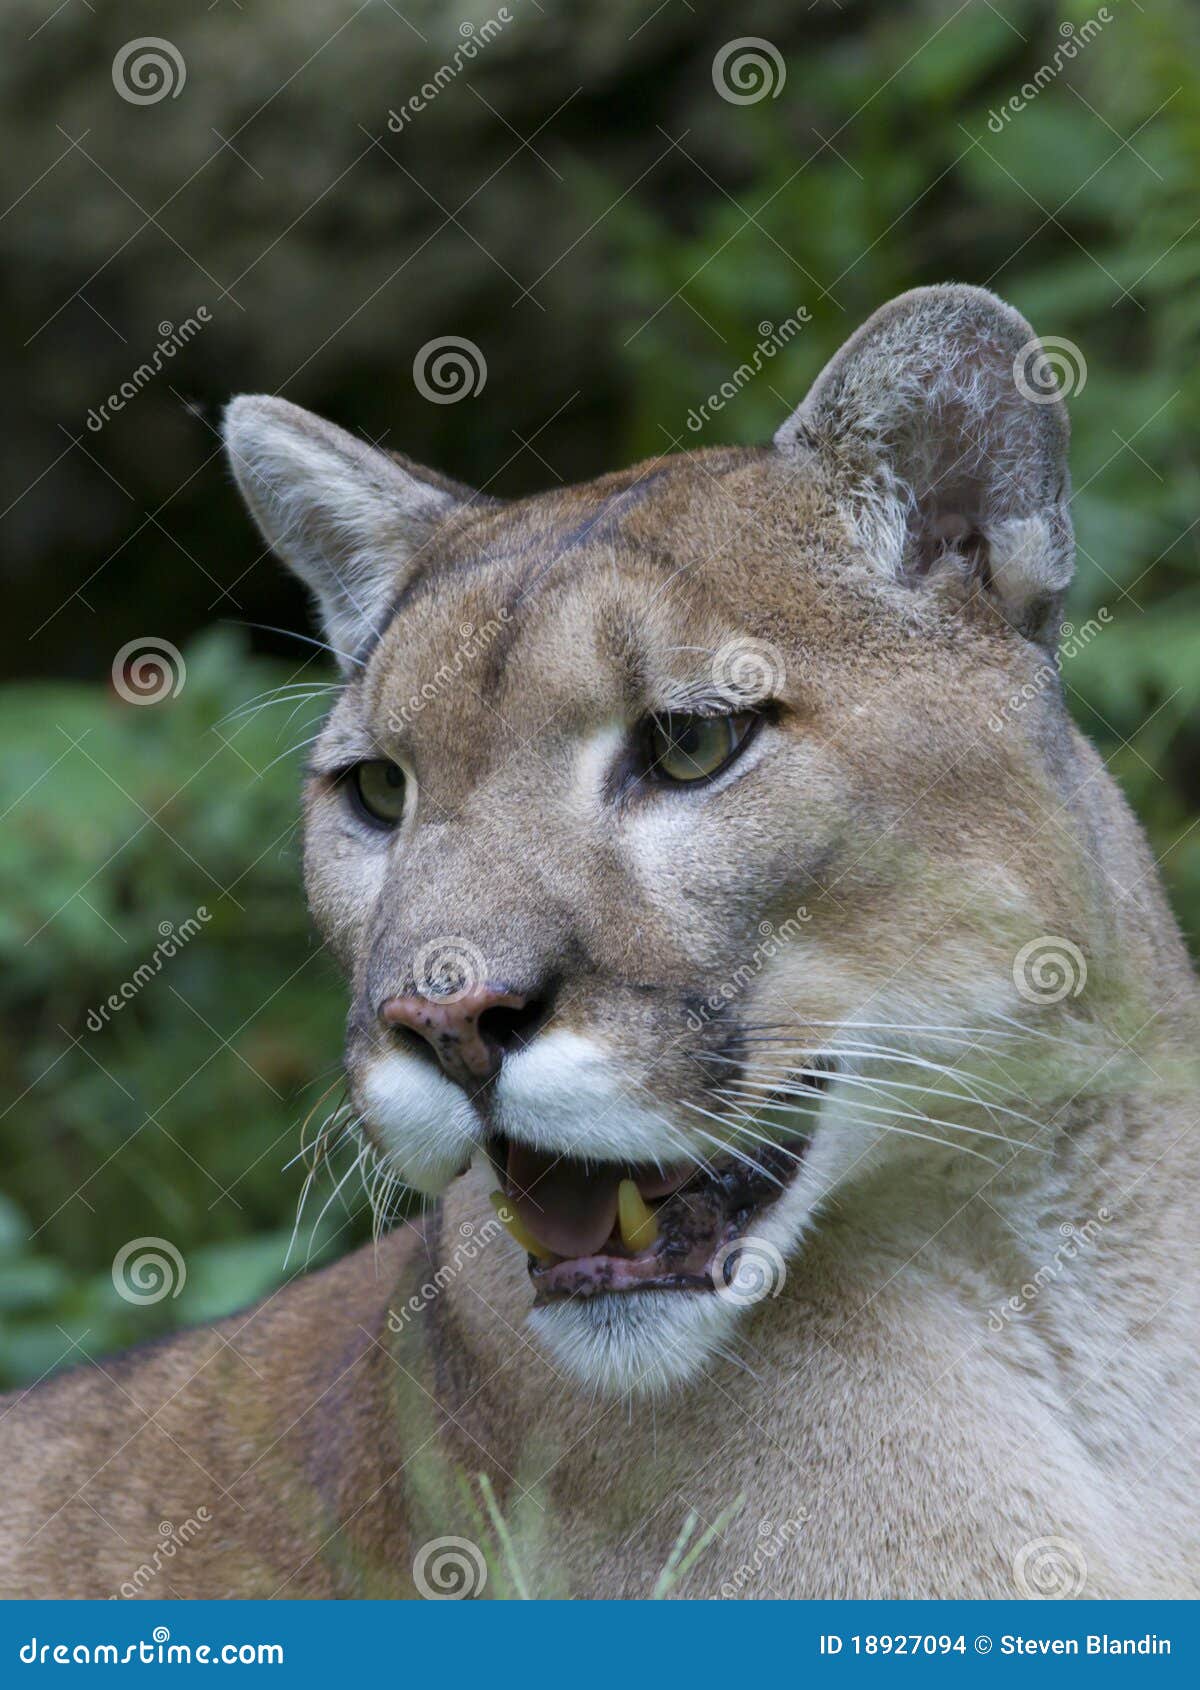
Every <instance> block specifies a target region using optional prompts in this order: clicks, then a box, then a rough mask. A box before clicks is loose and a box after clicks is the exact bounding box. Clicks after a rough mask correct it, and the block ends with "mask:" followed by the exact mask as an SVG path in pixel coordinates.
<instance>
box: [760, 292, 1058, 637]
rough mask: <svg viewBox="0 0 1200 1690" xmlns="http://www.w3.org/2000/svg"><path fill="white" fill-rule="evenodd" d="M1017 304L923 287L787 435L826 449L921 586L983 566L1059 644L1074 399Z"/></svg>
mask: <svg viewBox="0 0 1200 1690" xmlns="http://www.w3.org/2000/svg"><path fill="white" fill-rule="evenodd" d="M1049 372H1050V365H1049V361H1048V360H1047V358H1046V355H1045V353H1044V350H1043V348H1042V346H1041V344H1040V342H1039V341H1038V340H1037V338H1036V336H1035V335H1034V332H1033V330H1032V329H1031V328H1030V326H1029V324H1028V323H1027V322H1026V321H1025V319H1024V317H1022V316H1021V315H1020V313H1019V312H1017V311H1014V310H1013V309H1012V307H1011V306H1009V305H1005V304H1004V302H1003V301H1002V300H1000V299H997V298H996V296H995V295H994V294H992V293H988V292H987V291H986V290H985V289H983V288H974V287H960V286H945V287H931V288H917V289H915V290H914V291H913V292H911V293H905V294H901V295H900V297H899V298H898V299H894V300H892V301H891V303H890V304H888V305H885V306H883V307H882V309H881V310H879V311H877V312H876V313H875V315H874V316H873V317H871V318H869V319H868V321H867V322H866V323H864V324H863V326H862V328H860V329H859V330H858V332H857V333H856V334H854V335H852V336H851V338H850V339H849V340H848V341H847V342H846V344H845V346H843V347H842V349H841V351H840V352H838V353H837V354H836V356H835V357H834V358H833V359H832V360H831V361H830V363H828V364H827V365H826V366H825V368H824V370H822V372H821V374H820V375H819V376H818V377H817V380H816V381H815V382H814V384H813V386H812V389H811V390H810V392H809V394H808V397H807V398H806V399H805V400H804V402H803V404H802V405H801V406H800V408H799V409H798V410H797V411H796V412H795V414H794V415H793V416H792V417H790V418H789V420H788V421H787V422H786V423H785V424H784V425H783V427H782V428H781V429H780V430H779V433H778V434H777V435H776V436H775V444H776V446H777V447H778V449H779V450H780V451H782V452H787V453H794V452H800V451H816V452H818V453H820V454H821V455H822V457H823V459H824V460H825V462H826V463H827V464H828V466H829V468H830V471H831V473H832V474H833V476H834V477H835V485H836V487H837V491H838V494H839V497H840V498H841V499H842V500H843V502H844V503H845V504H846V506H847V507H848V508H849V509H850V512H851V517H852V521H853V523H854V525H855V528H856V531H857V533H858V535H859V537H860V539H861V541H862V544H863V546H864V549H865V550H866V551H867V552H868V553H869V554H870V555H871V557H872V559H873V560H874V561H875V562H876V564H877V565H878V566H879V567H881V568H883V569H885V570H886V571H888V573H890V574H891V575H893V576H894V577H895V578H897V579H902V580H907V581H909V582H910V583H912V584H914V585H915V584H917V583H918V582H920V581H922V580H924V579H926V578H928V577H929V576H930V575H931V574H933V573H937V574H940V573H941V572H942V571H943V570H944V569H945V568H954V567H957V568H959V569H960V570H970V571H973V572H974V573H975V574H976V576H977V578H978V579H979V580H980V582H981V584H982V587H983V589H984V590H985V591H987V592H988V593H989V594H990V595H991V596H992V598H993V600H994V602H995V603H996V604H997V605H998V607H999V608H1000V610H1001V611H1002V612H1003V614H1004V615H1005V616H1006V617H1007V619H1008V620H1009V621H1010V622H1011V623H1012V624H1013V626H1014V627H1016V628H1018V629H1019V630H1020V631H1021V633H1023V634H1025V635H1026V636H1027V637H1028V638H1030V639H1036V640H1040V641H1042V642H1043V643H1045V644H1048V645H1051V646H1053V644H1054V643H1055V641H1056V640H1057V637H1058V628H1059V620H1060V616H1061V610H1062V600H1063V595H1064V593H1065V591H1066V588H1067V586H1068V584H1069V582H1070V579H1071V574H1072V570H1073V565H1074V537H1073V533H1072V529H1071V517H1070V509H1069V504H1068V500H1069V498H1070V475H1069V471H1068V468H1067V443H1068V424H1067V414H1066V407H1065V405H1064V404H1063V400H1062V396H1061V394H1060V392H1059V391H1058V388H1057V384H1056V383H1055V382H1054V380H1053V377H1052V375H1051V374H1050V373H1049Z"/></svg>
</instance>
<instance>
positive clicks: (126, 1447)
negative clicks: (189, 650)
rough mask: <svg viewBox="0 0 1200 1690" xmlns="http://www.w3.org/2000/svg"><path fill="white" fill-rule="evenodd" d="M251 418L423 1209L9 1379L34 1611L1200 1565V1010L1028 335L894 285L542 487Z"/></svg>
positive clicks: (246, 424) (329, 841)
mask: <svg viewBox="0 0 1200 1690" xmlns="http://www.w3.org/2000/svg"><path fill="white" fill-rule="evenodd" d="M225 433H226V440H227V444H228V451H229V459H230V463H231V465H232V470H233V474H234V476H235V478H236V481H237V483H238V486H239V487H240V489H241V491H242V493H243V495H244V497H245V500H246V503H247V504H248V506H249V509H250V511H251V513H252V515H253V517H254V519H255V520H256V522H257V524H258V526H259V528H260V529H261V531H262V534H263V536H264V538H265V540H266V542H267V544H268V545H269V546H270V547H271V548H272V549H273V550H274V551H275V552H277V553H278V554H279V556H280V557H281V558H282V559H283V560H284V561H285V562H286V563H287V564H288V565H289V566H290V567H291V568H292V569H293V570H294V571H295V572H296V573H297V574H298V575H299V577H300V578H301V580H302V581H303V582H304V583H306V585H307V586H308V588H310V589H311V591H312V593H313V595H314V597H315V600H316V603H317V606H318V609H319V614H320V618H321V622H322V625H323V629H324V633H325V636H326V639H327V641H328V645H329V647H330V649H331V650H332V652H333V653H334V655H335V656H336V659H337V661H338V663H339V665H340V667H341V672H342V676H343V680H344V685H343V686H342V687H341V688H340V690H339V692H338V694H337V698H336V702H335V703H334V705H333V708H332V710H331V713H330V714H329V717H328V720H327V721H326V723H325V725H324V728H323V730H322V732H321V735H320V737H319V739H318V740H317V742H316V745H315V751H314V754H313V756H312V761H311V766H310V768H309V770H308V772H307V777H306V787H305V798H304V804H305V826H306V838H305V864H306V881H307V888H308V896H309V899H310V901H311V906H312V911H313V915H314V917H315V920H316V924H317V926H318V928H319V929H320V931H321V934H322V935H323V937H324V940H325V942H326V943H327V944H328V945H329V947H330V948H331V951H332V953H333V954H334V955H335V957H336V958H337V960H338V962H339V963H340V965H341V968H342V969H343V970H344V973H345V977H346V981H347V984H348V994H349V1005H350V1007H349V1014H348V1020H347V1035H346V1047H345V1066H346V1076H347V1087H348V1091H347V1096H348V1100H349V1101H348V1106H347V1110H346V1111H345V1113H344V1116H342V1117H339V1119H345V1121H346V1123H347V1129H348V1130H352V1131H353V1132H354V1133H355V1134H357V1135H359V1136H358V1139H357V1141H356V1142H358V1143H360V1144H361V1162H362V1167H363V1170H364V1172H365V1173H366V1176H367V1179H368V1182H369V1184H370V1187H371V1190H372V1192H373V1194H374V1196H375V1198H376V1200H377V1203H378V1206H379V1209H380V1212H381V1214H383V1215H385V1216H386V1214H387V1213H389V1212H391V1211H393V1210H395V1209H397V1203H398V1200H401V1199H403V1201H407V1199H404V1198H403V1192H415V1193H421V1194H424V1196H425V1198H426V1199H428V1202H427V1203H426V1206H425V1207H424V1211H423V1213H417V1211H416V1209H415V1207H414V1206H413V1205H411V1204H410V1205H409V1210H408V1218H406V1219H404V1220H402V1221H400V1222H398V1223H397V1224H395V1225H393V1226H391V1228H390V1229H383V1230H382V1235H381V1236H380V1237H379V1238H378V1240H377V1241H376V1242H375V1243H374V1244H369V1245H367V1246H365V1247H364V1248H362V1249H360V1250H358V1251H357V1253H355V1254H352V1255H350V1256H348V1257H347V1258H345V1259H343V1260H341V1261H340V1262H338V1263H336V1264H335V1265H333V1266H332V1267H328V1268H326V1269H324V1270H323V1271H320V1272H315V1273H313V1274H311V1275H307V1276H298V1277H296V1278H294V1279H293V1280H292V1281H291V1282H289V1283H288V1284H287V1285H286V1286H285V1287H284V1288H283V1289H281V1290H279V1291H278V1292H276V1293H275V1294H274V1295H273V1296H268V1297H267V1298H266V1300H265V1301H263V1302H262V1303H260V1304H259V1305H258V1306H257V1307H256V1308H253V1309H251V1310H250V1311H248V1312H245V1313H242V1314H239V1315H236V1316H234V1317H232V1318H231V1319H227V1320H222V1321H219V1322H217V1323H216V1324H215V1325H213V1326H210V1327H205V1328H202V1329H199V1330H195V1331H191V1332H185V1333H183V1334H182V1335H179V1336H175V1337H172V1338H169V1339H167V1340H163V1341H160V1342H156V1343H152V1344H149V1345H146V1346H144V1347H143V1348H140V1349H136V1350H134V1351H132V1352H130V1353H127V1354H125V1355H122V1356H119V1357H117V1358H116V1359H115V1360H107V1361H98V1362H96V1363H95V1364H93V1365H87V1364H85V1365H82V1366H80V1367H77V1368H76V1369H74V1370H73V1371H71V1372H68V1373H66V1374H65V1375H63V1376H61V1377H58V1378H55V1379H52V1380H50V1381H48V1382H46V1383H44V1384H41V1385H39V1386H37V1387H35V1388H34V1389H32V1390H30V1391H28V1392H26V1393H24V1394H18V1395H15V1396H12V1397H10V1398H8V1399H6V1401H5V1403H4V1405H3V1413H2V1418H0V1451H2V1454H3V1465H4V1473H5V1486H4V1488H5V1504H4V1510H3V1514H4V1521H3V1526H4V1548H3V1551H2V1553H0V1565H2V1566H3V1569H4V1571H3V1580H2V1586H3V1591H4V1593H5V1594H8V1595H25V1596H29V1595H36V1596H80V1597H82V1596H110V1595H111V1596H143V1597H154V1596H162V1597H165V1596H175V1595H178V1596H206V1597H250V1596H280V1597H294V1596H339V1597H381V1596H395V1597H414V1596H423V1597H428V1596H435V1597H442V1596H446V1595H474V1596H483V1597H485V1598H490V1597H494V1596H532V1597H541V1596H573V1597H583V1598H586V1597H645V1596H651V1595H656V1594H657V1595H660V1596H661V1595H664V1594H665V1595H681V1596H710V1597H711V1596H746V1597H751V1596H754V1597H763V1596H787V1597H1002V1596H1011V1595H1020V1594H1025V1595H1050V1594H1060V1595H1062V1594H1065V1595H1085V1596H1089V1597H1133V1596H1138V1597H1164V1596H1176V1597H1179V1596H1196V1595H1197V1594H1200V1576H1198V1570H1200V1541H1198V1539H1200V1524H1198V1516H1197V1511H1196V1508H1195V1494H1196V1484H1197V1477H1198V1475H1197V1462H1196V1457H1195V1446H1196V1439H1195V1434H1194V1428H1193V1426H1192V1416H1193V1414H1194V1407H1195V1393H1196V1383H1197V1381H1196V1361H1195V1351H1196V1338H1197V1324H1196V1297H1195V1278H1196V1276H1195V1272H1194V1255H1195V1239H1196V1214H1195V1207H1196V1206H1195V1192H1196V1186H1197V1174H1196V1169H1195V1161H1194V1154H1195V1147H1196V1106H1195V1097H1196V1074H1195V1051H1196V1034H1197V990H1196V984H1195V981H1194V977H1193V974H1192V972H1191V969H1190V966H1189V963H1188V960H1187V957H1186V954H1185V950H1184V947H1183V944H1182V942H1181V939H1180V936H1179V933H1178V930H1177V928H1176V926H1175V924H1174V922H1173V920H1172V917H1171V915H1170V913H1169V911H1168V908H1167V905H1166V901H1165V898H1164V895H1163V892H1162V890H1161V888H1160V884H1159V880H1158V876H1157V873H1156V868H1155V863H1154V861H1153V859H1152V857H1151V854H1150V852H1149V850H1148V848H1147V845H1146V843H1145V841H1144V839H1143V837H1142V835H1141V833H1140V831H1139V828H1138V826H1137V824H1136V822H1135V821H1134V820H1133V818H1132V816H1131V815H1130V813H1129V811H1128V810H1127V808H1126V806H1125V803H1124V801H1123V799H1122V797H1121V794H1120V792H1119V791H1118V789H1117V786H1116V784H1115V783H1114V781H1113V780H1112V779H1111V777H1110V776H1109V774H1108V772H1107V770H1106V768H1105V766H1104V764H1103V762H1102V761H1101V759H1100V757H1099V756H1098V755H1097V753H1096V752H1095V751H1094V750H1093V749H1092V748H1091V747H1090V746H1089V744H1088V743H1087V742H1086V741H1085V740H1084V739H1083V738H1082V736H1081V735H1080V733H1079V732H1078V731H1077V729H1076V728H1075V726H1074V725H1073V723H1072V720H1071V717H1070V716H1069V714H1068V711H1067V708H1066V706H1065V704H1064V699H1063V691H1062V686H1061V684H1060V675H1059V666H1058V660H1057V651H1056V647H1057V641H1058V638H1059V633H1060V629H1061V608H1062V604H1063V598H1064V593H1065V591H1066V588H1067V586H1068V582H1069V579H1070V576H1071V571H1072V564H1073V541H1072V529H1071V518H1070V492H1069V478H1068V469H1067V420H1066V416H1065V410H1064V405H1063V402H1062V397H1061V394H1060V390H1059V387H1058V385H1057V384H1056V381H1055V379H1054V371H1053V369H1052V368H1051V360H1050V359H1049V357H1048V354H1047V353H1046V351H1045V350H1044V349H1043V348H1042V347H1041V345H1040V343H1039V342H1038V341H1037V340H1036V339H1035V338H1034V335H1033V331H1032V330H1031V329H1030V327H1029V325H1028V324H1027V323H1026V322H1025V321H1024V320H1023V318H1022V317H1021V316H1019V315H1018V314H1017V312H1016V311H1014V310H1012V309H1011V308H1009V307H1008V306H1007V305H1005V304H1003V303H1002V302H1001V301H999V300H998V299H996V298H995V297H994V296H993V295H991V294H990V293H987V292H984V291H981V290H979V289H976V288H971V287H963V286H957V285H955V286H944V287H934V288H929V289H922V290H918V291H916V292H913V293H908V294H905V295H904V296H902V297H901V298H899V299H896V300H894V301H892V302H891V303H890V304H888V305H886V306H884V307H883V308H882V309H881V310H880V311H878V312H877V313H876V314H875V315H874V316H873V317H871V318H870V320H869V321H868V322H867V323H866V324H865V326H864V327H862V328H861V329H860V330H859V331H858V332H857V333H856V334H855V335H854V336H853V337H852V338H851V339H850V340H849V341H848V342H847V344H846V345H845V346H844V348H843V349H842V350H841V351H840V352H839V353H838V354H837V356H836V357H835V358H834V359H833V360H832V362H831V363H830V364H828V365H827V366H826V368H825V369H824V370H823V371H822V373H821V374H820V375H819V376H818V377H817V379H816V382H815V384H814V385H813V387H812V389H811V391H810V392H809V394H808V397H807V398H806V399H805V400H804V401H803V403H802V404H801V405H800V407H799V409H798V410H797V411H796V412H795V413H794V415H793V416H792V417H791V418H790V419H789V420H788V421H786V422H784V424H783V426H782V427H781V428H780V430H779V432H778V434H777V435H776V437H775V440H774V442H773V444H772V445H771V446H769V447H765V448H749V447H747V448H732V447H730V448H714V449H707V450H697V451H684V452H680V453H678V455H673V456H664V457H662V458H658V459H655V460H653V461H651V462H647V463H643V464H640V465H638V466H637V467H635V468H633V469H630V470H626V471H624V472H621V473H619V474H614V475H608V476H604V477H602V478H601V479H599V480H597V481H594V482H589V483H587V484H586V485H583V486H579V487H569V488H562V489H559V490H555V491H553V492H550V493H546V494H542V495H540V496H536V497H529V498H522V499H517V500H515V501H512V502H503V501H501V500H498V499H494V498H491V497H487V496H483V495H481V494H478V493H473V492H471V491H469V490H468V489H467V488H465V487H462V486H459V485H458V484H456V483H455V482H453V481H451V480H448V479H447V478H445V477H444V476H442V475H439V474H435V473H432V472H430V471H427V470H424V469H421V468H418V467H417V466H416V465H415V464H413V463H411V462H409V461H408V460H407V459H405V458H402V457H398V456H396V455H394V454H391V453H388V452H385V451H382V450H379V449H377V448H375V447H372V446H368V445H365V444H364V443H362V442H361V441H359V440H358V439H356V438H354V437H353V436H351V435H350V434H347V433H344V432H343V431H342V430H341V429H339V428H337V427H334V426H332V425H331V424H329V423H327V422H324V421H321V420H320V419H318V418H317V417H315V416H313V415H311V414H309V413H307V412H305V411H303V410H301V409H299V408H298V407H297V406H295V405H293V404H290V403H287V402H285V401H284V400H282V399H278V398H269V397H243V398H239V399H236V400H235V401H234V402H233V403H232V405H231V406H230V407H229V410H228V412H227V417H226V425H225ZM1123 614H1124V613H1123V612H1121V611H1120V610H1117V611H1116V612H1115V613H1114V614H1113V615H1112V617H1111V619H1110V623H1111V625H1108V626H1104V627H1103V628H1102V630H1101V631H1100V633H1099V634H1098V635H1097V637H1099V638H1103V639H1104V640H1114V641H1115V640H1117V639H1119V638H1120V630H1119V623H1120V621H1121V619H1122V615H1123ZM229 1130H230V1131H231V1132H236V1131H237V1130H238V1124H237V1123H236V1122H230V1123H229ZM402 1188H403V1191H402ZM401 1206H402V1203H401ZM185 1527H186V1528H187V1529H186V1530H185V1529H184V1528H185Z"/></svg>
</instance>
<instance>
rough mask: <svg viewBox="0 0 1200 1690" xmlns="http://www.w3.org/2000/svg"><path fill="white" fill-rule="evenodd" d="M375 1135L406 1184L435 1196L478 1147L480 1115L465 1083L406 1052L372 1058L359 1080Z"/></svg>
mask: <svg viewBox="0 0 1200 1690" xmlns="http://www.w3.org/2000/svg"><path fill="white" fill-rule="evenodd" d="M358 1091H359V1094H360V1098H361V1102H362V1105H363V1107H364V1108H365V1110H366V1113H367V1119H368V1121H369V1122H370V1125H371V1128H372V1137H373V1138H374V1140H375V1142H376V1144H377V1145H378V1146H379V1148H380V1149H381V1150H382V1151H383V1152H384V1153H385V1154H386V1156H387V1159H388V1166H389V1167H390V1168H391V1169H392V1171H393V1172H394V1173H396V1174H397V1175H398V1176H399V1178H400V1179H402V1180H403V1181H404V1183H405V1184H406V1185H410V1186H412V1188H413V1190H414V1191H420V1192H423V1193H424V1194H425V1195H426V1196H429V1197H436V1196H438V1195H439V1193H441V1192H442V1191H444V1190H445V1189H446V1187H447V1185H449V1183H450V1181H451V1180H452V1179H453V1178H454V1176H455V1174H457V1173H460V1172H461V1170H462V1168H463V1165H464V1163H465V1162H466V1161H467V1159H468V1157H469V1156H470V1155H471V1153H472V1151H473V1150H475V1149H476V1148H477V1147H478V1140H477V1138H476V1136H475V1135H476V1128H477V1125H478V1118H477V1116H476V1114H475V1111H474V1109H473V1108H472V1107H471V1104H470V1102H469V1101H468V1099H467V1097H466V1094H465V1093H464V1092H463V1090H462V1088H461V1087H460V1086H456V1085H455V1084H454V1082H453V1081H452V1080H448V1079H447V1078H446V1076H445V1075H444V1074H439V1073H438V1071H437V1069H436V1068H434V1067H433V1065H432V1064H431V1063H429V1062H425V1061H423V1060H422V1059H421V1058H420V1057H417V1056H406V1055H405V1054H404V1053H403V1052H401V1051H392V1052H389V1054H388V1055H386V1056H381V1057H378V1058H376V1059H375V1060H373V1061H372V1062H371V1063H370V1065H369V1066H368V1067H367V1069H366V1071H365V1073H364V1074H363V1075H362V1077H361V1078H360V1080H359V1082H358Z"/></svg>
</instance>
